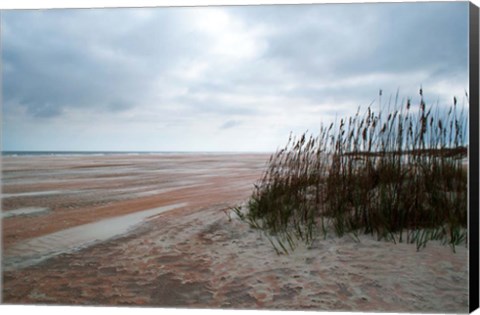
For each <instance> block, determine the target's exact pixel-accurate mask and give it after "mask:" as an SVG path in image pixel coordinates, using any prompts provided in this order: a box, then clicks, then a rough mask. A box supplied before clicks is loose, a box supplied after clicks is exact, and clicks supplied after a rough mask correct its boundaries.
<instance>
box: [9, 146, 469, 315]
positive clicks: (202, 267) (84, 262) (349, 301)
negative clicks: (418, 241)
mask: <svg viewBox="0 0 480 315" xmlns="http://www.w3.org/2000/svg"><path fill="white" fill-rule="evenodd" d="M267 158H268V157H267V156H264V155H177V156H174V155H160V156H152V155H141V156H104V157H102V156H97V157H7V158H4V160H3V164H2V166H3V179H4V181H3V193H5V194H6V195H5V197H4V198H3V200H2V205H3V209H4V210H5V211H6V212H8V211H11V210H17V211H18V210H19V209H23V208H29V207H37V208H48V209H49V210H47V211H43V212H41V211H40V212H39V211H37V212H32V213H31V214H27V215H12V216H9V217H4V219H3V241H4V251H3V259H4V261H5V262H4V264H5V265H4V267H5V266H7V263H8V262H12V261H14V262H15V261H19V262H21V261H22V260H25V259H29V258H28V254H29V253H28V252H29V251H32V252H34V250H35V249H34V248H32V246H37V244H39V243H40V244H41V242H42V241H44V240H48V242H47V243H48V244H46V245H45V246H48V247H49V248H50V249H52V250H55V248H57V247H55V246H56V244H55V243H56V242H58V243H60V239H59V238H61V237H62V235H71V234H68V233H64V232H65V231H71V230H72V227H74V226H77V228H78V229H80V230H81V229H82V227H86V226H89V225H88V224H87V223H92V222H105V224H108V222H113V221H109V220H108V218H112V217H115V218H121V217H120V216H121V215H125V214H127V213H134V212H135V213H139V214H141V213H142V212H140V211H143V210H149V209H152V208H158V207H164V206H172V207H175V208H174V209H173V210H169V211H165V212H163V213H161V214H158V215H156V216H154V217H150V218H149V219H148V220H146V221H144V222H143V224H141V225H136V227H135V228H134V229H133V230H129V231H126V232H125V233H124V234H122V235H119V236H118V235H117V236H115V237H113V238H111V239H109V240H107V241H104V242H93V244H89V246H84V247H83V248H81V249H78V250H75V251H73V250H72V251H71V252H59V253H58V255H52V258H49V259H47V260H42V261H40V262H38V263H31V261H30V262H29V264H28V266H26V267H25V268H20V267H16V268H15V265H13V268H12V265H11V264H10V265H8V268H6V269H5V268H4V272H3V300H4V301H3V302H4V303H13V304H25V303H27V304H29V303H37V304H89V305H154V306H163V307H170V306H175V307H178V306H183V307H198V308H204V307H209V308H220V307H221V308H267V309H315V310H347V311H391V312H405V311H409V312H441V313H445V312H455V313H463V312H466V311H467V307H468V304H467V303H468V291H467V279H468V270H467V257H468V251H467V250H466V248H465V247H458V248H457V252H456V253H453V252H452V250H451V249H450V248H449V247H447V246H442V245H440V244H438V243H434V242H431V243H428V244H427V247H426V248H425V249H422V250H421V251H420V252H417V251H416V248H415V246H414V245H407V244H397V245H395V244H392V243H387V242H377V241H375V240H373V239H371V238H370V237H366V236H365V237H363V236H362V237H360V242H359V241H357V240H355V239H354V238H353V237H349V236H345V237H343V238H335V237H333V236H329V237H328V238H327V239H325V240H324V239H323V238H320V239H319V240H317V241H316V242H315V243H314V244H313V245H312V247H311V248H309V249H307V248H305V247H303V246H302V245H299V247H298V248H297V249H296V250H295V252H293V253H292V254H291V255H288V256H287V255H282V256H278V255H276V253H275V251H274V250H273V248H272V246H271V245H270V244H269V242H268V240H267V239H266V238H265V236H264V235H263V234H261V233H259V232H257V231H255V230H252V229H250V228H249V227H248V225H246V224H245V223H243V222H241V221H239V220H238V219H237V218H236V217H235V216H234V215H233V214H232V213H231V212H229V211H228V208H229V207H230V206H233V205H236V204H240V203H242V202H244V201H245V200H246V199H247V198H248V196H249V194H250V193H251V191H252V188H253V184H254V183H255V181H256V180H257V179H258V178H260V176H261V173H262V171H263V168H264V166H265V162H266V161H267ZM41 191H43V193H40V192H41ZM34 192H37V193H34ZM125 218H130V217H125ZM103 219H105V220H104V221H102V220H103ZM75 231H77V230H75ZM93 234H95V233H93ZM92 238H94V235H92ZM32 244H35V245H32ZM29 246H30V247H29ZM22 251H23V252H22ZM20 254H25V255H24V256H21V255H20ZM25 257H26V258H25ZM49 257H50V256H49ZM14 259H17V260H14ZM32 261H33V260H32ZM19 266H20V265H19Z"/></svg>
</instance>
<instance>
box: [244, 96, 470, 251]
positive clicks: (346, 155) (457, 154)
mask: <svg viewBox="0 0 480 315" xmlns="http://www.w3.org/2000/svg"><path fill="white" fill-rule="evenodd" d="M380 95H381V93H380ZM380 99H381V96H380ZM459 107H460V106H458V105H457V100H456V98H454V99H453V102H452V104H451V106H449V107H448V108H446V109H445V108H443V109H442V108H440V107H439V106H436V107H432V106H427V105H426V104H425V102H424V97H423V92H422V90H420V96H419V100H418V101H417V103H416V104H413V103H412V101H411V100H406V101H404V102H401V103H400V102H398V97H397V98H396V100H395V101H394V104H388V108H391V110H386V111H385V110H380V111H378V112H375V111H374V110H373V109H372V108H371V107H369V108H367V109H366V110H365V111H364V112H361V111H360V110H358V111H357V113H356V115H354V116H352V117H346V118H343V119H339V121H337V122H336V123H332V124H330V125H328V126H322V127H321V128H320V132H319V134H318V135H317V136H313V135H307V134H306V133H305V134H303V135H300V136H298V137H295V136H293V135H291V136H290V138H289V139H288V142H287V144H286V145H285V147H284V148H282V149H280V150H278V151H277V152H276V153H275V154H273V155H272V156H271V157H270V160H269V163H268V167H267V170H266V171H265V173H264V175H263V177H262V178H261V179H260V180H259V182H258V183H257V184H256V185H255V189H254V191H253V193H252V196H251V198H250V200H249V201H248V205H247V212H246V213H244V212H242V211H241V210H240V209H239V208H236V209H235V211H236V212H237V214H238V215H239V216H240V217H241V218H242V219H243V220H245V221H247V222H249V224H250V225H251V226H252V227H255V228H258V229H261V230H263V231H265V232H266V233H267V235H268V237H269V239H270V241H271V242H272V244H273V245H274V247H275V249H276V250H277V251H278V252H279V253H280V252H284V253H288V252H289V251H291V250H293V249H294V248H295V245H296V243H297V242H298V241H299V240H301V241H304V242H306V243H307V244H310V243H312V242H313V240H315V239H316V238H319V237H326V236H327V234H328V233H335V234H336V235H338V236H342V235H344V234H350V235H353V236H354V237H357V236H358V235H359V234H361V233H364V234H371V235H373V236H374V237H376V238H377V239H379V240H381V239H385V240H391V241H393V242H407V243H413V244H416V247H417V249H420V248H421V247H424V246H425V244H426V243H427V241H429V240H440V241H442V242H443V243H445V244H449V245H450V246H451V247H452V249H453V250H454V251H455V246H457V245H459V244H462V243H466V242H467V239H466V238H467V234H466V228H467V165H466V164H465V158H466V156H467V149H468V138H467V134H468V131H467V128H468V119H467V113H466V112H465V110H464V107H462V108H459Z"/></svg>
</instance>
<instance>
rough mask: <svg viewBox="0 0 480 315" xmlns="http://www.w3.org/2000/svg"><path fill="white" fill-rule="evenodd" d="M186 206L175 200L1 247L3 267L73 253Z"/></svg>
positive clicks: (12, 267) (15, 267) (31, 262)
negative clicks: (148, 219)
mask: <svg viewBox="0 0 480 315" xmlns="http://www.w3.org/2000/svg"><path fill="white" fill-rule="evenodd" d="M186 205H187V203H177V204H173V205H169V206H164V207H159V208H154V209H149V210H145V211H139V212H135V213H131V214H127V215H123V216H118V217H114V218H110V219H105V220H101V221H98V222H93V223H88V224H84V225H80V226H75V227H72V228H69V229H65V230H62V231H58V232H55V233H51V234H48V235H44V236H40V237H36V238H33V239H29V240H26V241H23V242H19V243H17V244H15V245H13V246H12V247H10V248H7V249H5V250H4V252H3V270H6V271H9V270H13V269H21V268H25V267H28V266H31V265H34V264H37V263H39V262H41V261H43V260H45V259H48V258H51V257H53V256H56V255H59V254H63V253H70V252H74V251H77V250H79V249H82V248H85V247H88V246H91V245H93V244H96V243H98V242H102V241H106V240H108V239H110V238H113V237H115V236H119V235H121V234H124V233H126V232H128V231H129V230H132V229H133V228H134V227H135V226H136V225H138V224H140V223H141V222H142V221H144V220H146V219H147V218H149V217H152V216H155V215H157V214H160V213H162V212H166V211H170V210H173V209H176V208H181V207H185V206H186Z"/></svg>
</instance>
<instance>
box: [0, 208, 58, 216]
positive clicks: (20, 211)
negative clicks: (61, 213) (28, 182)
mask: <svg viewBox="0 0 480 315" xmlns="http://www.w3.org/2000/svg"><path fill="white" fill-rule="evenodd" d="M48 211H50V209H49V208H40V207H29V208H20V209H15V210H8V211H2V218H10V217H16V216H19V215H37V214H42V213H43V212H48Z"/></svg>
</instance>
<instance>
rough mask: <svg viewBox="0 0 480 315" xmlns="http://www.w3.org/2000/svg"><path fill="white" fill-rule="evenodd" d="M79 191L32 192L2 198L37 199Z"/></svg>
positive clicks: (3, 195)
mask: <svg viewBox="0 0 480 315" xmlns="http://www.w3.org/2000/svg"><path fill="white" fill-rule="evenodd" d="M78 192H79V191H78V190H45V191H30V192H22V193H11V194H2V198H10V197H35V196H50V195H62V194H70V193H71V194H73V193H78Z"/></svg>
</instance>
